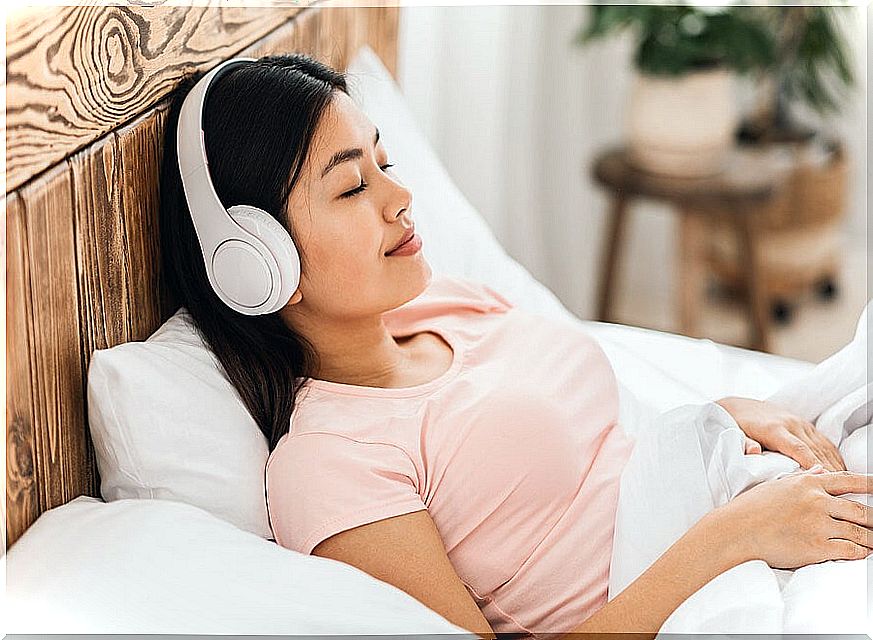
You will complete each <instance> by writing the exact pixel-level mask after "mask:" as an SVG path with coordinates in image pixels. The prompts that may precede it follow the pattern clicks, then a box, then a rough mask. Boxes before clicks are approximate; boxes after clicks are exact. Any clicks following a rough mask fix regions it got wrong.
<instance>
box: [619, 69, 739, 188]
mask: <svg viewBox="0 0 873 640" xmlns="http://www.w3.org/2000/svg"><path fill="white" fill-rule="evenodd" d="M738 121H739V114H738V112H737V108H736V103H735V101H734V75H733V74H732V73H731V72H730V71H729V70H728V69H725V68H723V67H716V68H712V69H706V70H702V71H693V72H689V73H687V74H684V75H681V76H677V77H675V78H673V77H666V76H652V75H648V74H643V73H640V72H639V71H636V72H635V78H634V85H633V89H632V92H631V97H630V103H629V105H628V111H627V118H626V123H625V127H626V136H627V141H628V154H629V161H630V162H632V163H633V164H634V165H635V166H636V167H638V168H639V169H642V170H644V171H648V172H650V173H656V174H661V175H668V176H675V177H682V178H696V177H703V176H711V175H715V174H717V173H720V172H721V171H723V170H724V169H725V166H726V163H727V160H728V155H729V152H730V149H731V147H732V145H733V140H734V134H735V131H736V128H737V124H738Z"/></svg>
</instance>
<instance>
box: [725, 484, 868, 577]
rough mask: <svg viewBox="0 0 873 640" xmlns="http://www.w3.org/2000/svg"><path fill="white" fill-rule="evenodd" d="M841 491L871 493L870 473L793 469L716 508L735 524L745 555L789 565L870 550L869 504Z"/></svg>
mask: <svg viewBox="0 0 873 640" xmlns="http://www.w3.org/2000/svg"><path fill="white" fill-rule="evenodd" d="M845 493H866V494H869V493H873V476H868V475H863V474H858V473H850V472H848V471H840V472H834V473H828V472H818V473H802V472H801V473H794V474H790V475H787V476H783V477H781V478H779V479H778V480H768V481H766V482H762V483H761V484H758V485H756V486H754V487H752V488H751V489H749V490H748V491H744V492H743V493H741V494H739V495H738V496H737V497H736V498H734V499H733V500H731V501H730V502H728V503H727V504H725V505H723V506H722V507H719V508H718V509H716V511H720V512H721V516H722V517H726V518H727V520H728V521H729V522H731V523H732V524H734V525H736V526H737V528H736V529H735V530H737V531H739V532H741V533H740V534H739V535H740V536H742V537H743V538H744V540H743V544H744V545H746V546H745V548H746V549H747V558H748V559H760V560H764V561H766V562H767V564H769V565H770V566H771V567H774V568H777V569H795V568H797V567H802V566H805V565H808V564H813V563H817V562H823V561H825V560H858V559H862V558H866V557H867V556H868V555H869V554H870V553H871V550H873V529H871V527H873V509H871V508H870V507H867V506H866V505H864V504H861V503H860V502H855V501H854V500H850V499H848V498H841V497H839V496H840V495H841V494H845ZM713 513H715V512H713Z"/></svg>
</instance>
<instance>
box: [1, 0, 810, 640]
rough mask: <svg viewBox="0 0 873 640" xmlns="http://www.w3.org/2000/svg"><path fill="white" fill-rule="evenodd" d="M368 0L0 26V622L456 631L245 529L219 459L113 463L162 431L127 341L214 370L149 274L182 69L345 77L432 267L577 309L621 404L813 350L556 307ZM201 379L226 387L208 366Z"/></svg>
mask: <svg viewBox="0 0 873 640" xmlns="http://www.w3.org/2000/svg"><path fill="white" fill-rule="evenodd" d="M346 4H347V3H346ZM387 5H388V6H380V7H361V6H339V5H338V6H332V4H331V3H330V2H319V3H314V2H302V1H301V2H299V3H298V2H295V3H294V6H293V7H284V8H263V9H245V10H243V9H239V8H236V9H234V8H215V7H143V6H130V7H108V6H107V7H66V8H63V9H62V10H60V11H53V12H45V11H42V10H33V11H32V12H31V13H28V14H24V15H21V16H19V17H18V18H17V22H15V23H14V24H12V25H11V26H10V27H9V35H8V40H7V42H8V45H7V51H8V54H7V55H8V63H7V64H8V78H9V80H8V96H9V98H8V103H9V111H8V125H9V126H8V130H9V134H8V137H7V167H8V172H7V188H8V189H9V191H8V192H7V194H6V217H5V221H6V225H7V226H6V231H7V245H6V249H7V289H6V291H7V300H6V304H7V307H6V309H7V312H6V322H7V324H6V326H7V387H6V392H7V439H6V443H7V451H6V453H7V475H6V512H5V516H6V523H5V524H6V526H5V536H6V543H7V545H9V551H8V553H7V554H6V555H5V556H4V557H3V560H4V563H6V565H7V570H8V572H9V573H8V576H9V577H8V593H7V595H8V599H7V603H8V604H9V606H8V609H7V611H6V612H5V619H6V620H7V627H8V628H7V629H6V631H8V632H10V633H52V632H75V633H242V634H250V633H275V634H279V633H284V634H319V633H345V634H365V633H371V634H410V633H415V634H419V633H462V632H463V630H462V629H459V628H457V627H455V626H454V625H452V624H451V623H449V622H448V621H447V620H445V619H443V618H442V617H441V616H439V615H438V614H436V613H435V612H432V611H430V610H429V609H427V608H426V607H424V606H423V605H421V604H420V603H418V602H417V601H415V600H413V599H412V598H411V597H409V596H408V595H406V594H405V593H403V592H402V591H400V590H398V589H396V588H394V587H392V586H391V585H387V584H384V583H381V582H379V581H377V580H375V579H373V578H371V577H369V576H367V575H366V574H364V573H363V572H360V571H358V570H356V569H354V568H352V567H349V566H346V565H342V564H341V563H337V562H334V561H331V560H326V559H322V558H315V557H307V556H301V555H300V554H295V553H294V552H291V551H289V550H287V549H282V548H281V547H278V546H277V545H276V544H275V543H274V542H273V541H272V540H270V538H269V535H268V534H269V532H268V531H263V530H262V529H263V526H262V524H263V523H262V521H261V520H259V518H260V515H259V513H260V505H259V504H257V503H258V491H259V488H260V489H261V490H262V484H258V483H259V482H262V481H263V478H262V477H259V476H258V475H257V474H256V473H253V472H251V469H249V470H248V471H246V470H243V471H240V473H241V474H243V475H245V480H244V481H241V483H240V482H235V481H234V483H233V487H236V488H232V489H230V490H229V491H231V492H233V491H237V490H238V489H239V486H241V485H245V487H247V488H246V490H247V491H249V493H248V494H246V495H248V496H249V497H252V496H253V497H252V498H251V504H253V505H255V507H253V509H254V511H252V512H251V513H249V514H248V515H246V514H243V515H240V514H239V513H238V512H234V513H230V512H229V511H223V510H222V509H223V508H224V507H223V505H224V503H223V502H222V500H225V499H226V496H223V495H221V494H222V491H221V490H220V489H221V488H222V487H226V486H231V482H230V480H231V479H229V478H221V477H219V476H217V475H215V473H216V471H215V469H214V467H216V466H218V467H219V472H217V473H220V465H216V464H215V461H216V460H217V459H219V458H217V457H216V458H213V459H212V460H210V459H208V458H204V459H203V460H202V462H203V464H204V465H205V467H210V465H211V467H210V469H211V471H210V473H212V474H213V475H212V476H208V477H210V478H212V479H213V480H214V484H210V483H208V482H207V483H206V485H208V486H206V488H202V487H201V488H198V489H197V490H196V491H195V490H191V492H189V493H186V491H187V490H188V488H187V487H185V486H183V487H182V488H181V489H178V490H173V488H172V487H169V488H167V487H161V486H160V485H161V477H160V469H159V468H157V469H158V471H157V472H155V473H156V475H155V477H154V478H152V480H151V482H153V484H152V485H148V481H144V480H143V477H145V476H144V474H143V477H138V478H134V479H133V480H131V478H130V477H129V476H130V473H129V470H125V468H124V466H125V465H124V462H123V461H119V459H118V448H117V446H116V445H115V444H113V443H114V441H112V438H114V437H116V436H118V437H122V436H120V435H118V434H119V433H122V432H124V433H126V434H127V435H126V436H124V437H130V435H131V434H132V433H138V434H139V436H141V437H142V441H141V442H140V441H137V442H134V443H133V444H131V443H129V442H128V443H127V445H126V446H129V447H131V449H132V450H133V449H136V447H138V446H143V447H148V446H151V445H150V444H144V443H149V442H152V443H153V442H155V441H157V440H159V439H158V438H157V436H155V433H156V432H148V431H146V432H143V431H142V430H140V431H138V432H137V431H134V429H133V427H134V426H135V425H136V426H138V425H139V423H138V422H137V419H136V418H134V417H131V416H132V415H133V414H125V413H123V411H122V410H121V409H119V407H121V406H122V405H123V402H124V401H125V400H124V399H128V400H129V401H130V402H135V401H137V397H138V396H137V393H139V400H140V402H141V401H142V398H143V397H147V396H145V395H144V394H146V390H147V389H148V390H151V391H149V392H151V393H155V394H160V393H164V391H162V390H161V389H159V388H158V386H159V385H160V384H161V378H162V376H163V373H161V372H159V371H157V370H154V369H148V368H145V365H143V364H142V363H143V362H145V360H144V359H143V358H145V357H146V356H148V357H151V356H152V355H153V354H154V353H156V352H155V351H154V349H158V348H160V349H164V352H163V353H172V354H176V355H179V354H182V355H179V358H181V360H179V362H177V363H176V364H177V365H178V366H180V367H183V368H184V367H186V366H188V364H189V363H190V362H193V361H194V360H185V358H188V357H189V356H191V357H192V358H195V360H196V358H200V360H199V361H198V362H199V363H200V365H198V366H203V367H205V369H204V371H206V373H204V374H203V376H204V378H203V379H204V380H205V379H206V378H207V377H209V376H213V377H214V376H216V375H217V374H216V373H214V372H210V371H208V368H209V361H208V355H204V352H203V351H202V349H200V347H198V345H196V344H193V343H191V336H192V335H193V334H191V333H190V332H188V333H186V331H187V330H186V326H185V317H184V314H183V313H180V310H179V309H178V308H177V306H175V305H174V304H173V301H172V300H170V299H169V298H168V296H167V295H166V293H165V292H164V290H163V288H162V286H161V280H160V274H159V269H158V264H159V255H160V253H159V251H160V247H159V245H158V241H157V213H158V211H157V203H158V198H159V192H158V168H159V163H160V158H161V149H160V140H161V138H162V136H163V128H164V120H165V115H166V111H167V105H168V101H169V99H170V98H171V97H172V94H173V91H174V90H175V88H176V87H177V86H178V84H179V82H180V80H181V79H182V78H184V77H185V76H186V75H188V74H190V73H191V72H193V71H195V70H206V69H209V68H212V67H213V66H215V65H216V64H218V63H219V62H221V61H222V60H224V59H227V58H230V57H235V56H252V57H256V56H260V55H265V54H268V53H278V52H290V51H302V52H305V53H309V54H311V55H314V56H316V57H318V58H319V59H321V60H323V61H325V62H328V63H329V64H332V65H333V66H335V67H337V68H339V69H343V70H346V69H348V70H349V71H350V73H351V74H352V77H353V78H354V81H353V84H352V89H353V92H354V93H353V95H354V96H355V97H356V98H357V99H358V100H359V101H360V103H361V104H362V107H363V108H364V110H365V111H366V112H367V113H368V115H369V116H370V117H371V119H372V120H373V121H374V122H376V123H377V124H378V126H379V127H380V130H382V135H383V137H384V139H385V140H386V146H387V148H388V149H389V152H390V153H391V154H392V156H393V157H394V158H395V159H396V161H397V171H398V175H400V176H401V177H403V178H404V180H405V181H406V182H407V183H408V184H409V185H410V187H411V188H412V190H413V192H414V193H415V197H416V201H417V203H418V208H417V210H416V221H417V228H418V229H419V230H420V233H421V234H422V236H423V237H424V238H426V239H428V240H429V242H427V243H426V247H431V249H429V250H428V249H426V250H425V254H426V256H427V257H428V259H429V261H430V262H431V264H432V265H433V267H434V269H435V271H439V272H443V273H447V274H451V275H456V276H459V277H466V278H471V279H475V280H479V281H482V282H485V283H487V284H488V285H490V286H492V287H493V288H494V289H495V290H497V291H499V292H500V293H502V294H503V295H504V296H506V297H507V298H508V299H510V300H511V301H513V302H514V303H516V304H517V305H518V306H520V307H523V308H525V309H527V310H530V311H531V312H534V313H543V314H549V315H551V316H554V317H563V318H566V319H568V320H570V321H572V322H578V323H580V325H581V326H582V327H584V328H585V329H586V330H587V331H589V332H590V333H591V334H592V335H593V336H594V337H595V338H596V339H597V340H598V342H599V343H600V344H601V346H602V347H603V349H604V351H605V352H606V354H607V356H608V357H609V359H610V361H611V363H612V365H613V368H614V369H615V371H616V375H617V377H618V378H619V381H620V383H621V388H622V394H623V395H622V398H623V399H622V408H621V419H624V420H633V419H635V418H634V411H639V410H641V409H640V408H641V407H642V410H644V411H647V412H650V413H652V414H657V413H660V412H664V411H669V410H671V409H674V408H676V407H680V406H682V405H686V404H688V403H706V402H709V401H711V400H713V399H717V398H719V397H722V396H725V395H744V396H748V397H753V398H759V399H764V398H766V397H768V396H770V395H771V394H772V393H774V392H775V391H777V390H778V389H779V388H780V387H782V386H783V385H785V384H786V383H787V382H789V381H791V380H796V379H800V378H801V377H802V376H803V375H804V374H807V373H808V372H809V371H811V370H812V369H813V368H814V364H813V363H809V362H802V361H798V360H793V359H788V358H783V357H778V356H774V355H769V354H765V353H760V352H754V351H749V350H745V349H740V348H736V347H730V346H726V345H721V344H717V343H714V342H712V341H711V340H705V339H692V338H687V337H683V336H679V335H673V334H668V333H662V332H656V331H652V330H648V329H642V328H636V327H627V326H622V325H616V324H609V323H600V322H593V321H586V320H580V319H578V318H575V317H574V316H573V315H572V314H571V313H570V312H569V311H567V309H566V308H564V307H563V305H562V304H561V303H560V301H559V300H558V299H557V298H556V297H555V295H554V294H553V293H552V292H551V291H549V290H548V289H547V288H546V287H545V286H544V285H543V284H542V283H539V282H538V281H536V280H535V279H534V278H533V277H532V276H531V275H530V274H529V273H528V272H527V271H526V270H525V269H524V268H523V267H522V266H521V265H519V264H518V263H517V262H516V261H515V260H513V259H512V258H511V257H510V256H509V255H508V254H507V253H506V252H505V251H504V250H503V249H502V247H500V245H499V243H498V242H497V240H496V239H495V237H494V235H493V234H492V233H491V231H490V229H489V228H488V226H487V225H486V223H485V222H484V220H483V218H482V217H481V216H480V215H479V214H478V212H476V211H475V209H474V208H473V207H472V206H471V205H470V204H469V202H467V201H466V199H465V198H464V196H463V195H462V194H461V193H460V191H459V190H458V189H457V187H456V186H455V185H454V184H453V183H452V181H451V179H450V178H449V175H448V173H447V172H446V170H445V168H444V167H443V166H442V165H441V164H440V162H439V160H438V159H437V157H436V154H435V153H434V152H433V149H432V148H431V147H430V146H429V145H428V143H427V141H426V139H425V138H424V136H423V135H422V134H421V132H420V130H419V129H418V128H417V126H416V124H415V122H414V119H413V118H412V116H411V114H410V112H409V110H408V108H407V107H406V105H405V103H404V101H403V97H402V94H401V93H400V91H399V89H398V88H397V86H396V84H395V83H394V82H393V80H392V78H393V77H394V76H396V70H397V65H398V60H397V41H398V26H399V12H400V11H401V9H400V8H399V7H397V6H391V5H390V3H387ZM412 167H414V169H412ZM189 348H190V349H192V350H193V351H191V352H190V353H189V354H187V355H186V354H185V349H189ZM198 349H200V350H199V351H198ZM194 352H196V353H194ZM191 354H194V355H191ZM128 363H135V365H133V364H132V365H130V366H128ZM180 363H181V364H180ZM168 366H169V365H168ZM137 367H143V368H140V369H138V368H137ZM132 372H133V373H132ZM189 373H190V367H189ZM209 380H210V381H213V378H209ZM215 380H217V378H215ZM201 382H202V380H201ZM208 384H212V385H213V388H220V389H224V390H225V391H226V388H222V387H220V385H221V382H220V380H219V381H218V382H214V381H213V382H209V381H208ZM125 385H126V386H125ZM203 393H208V392H206V391H204V392H203ZM189 395H192V394H191V393H190V392H189ZM193 395H197V394H193ZM230 395H231V394H225V398H227V397H230ZM157 397H161V396H157ZM164 397H166V396H164ZM192 397H193V396H192ZM631 398H632V399H633V402H631V401H630V400H629V399H631ZM168 402H169V400H168ZM113 403H114V404H113ZM141 404H142V402H141ZM154 404H155V403H154V402H151V405H154ZM157 404H160V402H158V403H157ZM107 406H109V407H111V408H112V413H113V415H109V413H110V412H109V411H108V410H105V409H104V408H105V407H107ZM140 406H141V405H140ZM238 410H239V407H237V408H235V409H234V408H233V407H232V406H231V407H230V408H229V409H228V411H229V412H233V411H237V412H238ZM119 411H122V412H121V414H120V415H118V413H119ZM142 413H147V410H146V409H143V410H142ZM164 419H166V418H164ZM244 419H245V418H244V416H242V417H241V418H240V420H242V421H244ZM192 420H193V418H192ZM149 424H152V425H153V424H154V423H153V422H152V423H149ZM240 424H242V426H241V427H239V428H240V429H243V430H244V429H245V428H246V427H245V424H244V422H241V423H240ZM113 429H114V430H115V431H113ZM125 430H126V431H125ZM160 433H165V432H164V431H161V432H160ZM237 435H239V434H237ZM177 436H178V434H173V437H177ZM259 436H260V434H259V433H257V435H254V434H253V433H248V432H247V435H245V436H244V437H245V438H248V440H246V442H248V443H249V444H248V445H247V446H248V447H249V448H248V449H246V451H250V452H251V455H250V456H249V460H250V461H253V462H251V464H252V465H253V466H256V465H257V464H258V462H257V461H258V460H259V458H258V456H259V455H262V453H263V451H264V450H265V443H263V442H260V443H259V442H258V441H257V437H259ZM240 437H243V436H240ZM172 442H175V441H169V440H168V441H167V443H164V445H162V446H169V444H168V443H170V444H172ZM137 443H139V444H137ZM136 451H137V455H140V454H141V453H142V452H141V450H139V449H136ZM151 454H152V455H155V451H152V452H151ZM204 455H205V456H208V455H210V452H208V451H207V452H206V453H205V454H204ZM213 455H214V456H219V455H228V456H230V457H229V458H228V459H229V460H235V458H233V452H231V453H228V452H224V453H223V454H222V453H221V452H217V451H216V452H213ZM246 455H249V454H248V453H247V454H246ZM238 457H239V456H237V458H238ZM131 464H132V463H131ZM232 464H235V462H234V463H232ZM179 465H180V467H181V466H183V465H182V462H181V461H180V462H179ZM154 470H155V468H153V469H152V471H154ZM166 478H169V476H166ZM134 480H136V482H134ZM172 481H173V482H176V481H178V482H179V483H180V486H182V485H184V482H185V478H183V477H182V476H181V475H180V476H178V477H177V476H173V478H172ZM125 482H127V483H128V484H127V485H125ZM137 482H139V483H140V484H139V485H137V484H136V483H137ZM223 483H224V484H223ZM165 484H170V480H169V479H167V480H166V483H165ZM146 485H148V486H146ZM125 487H126V488H125ZM162 491H163V492H162ZM237 493H238V491H237ZM205 494H210V495H209V496H207V497H206V498H204V495H205ZM261 497H262V495H261ZM210 500H211V502H210ZM259 527H260V528H259ZM4 548H5V545H4ZM192 587H193V588H192ZM0 617H2V616H0Z"/></svg>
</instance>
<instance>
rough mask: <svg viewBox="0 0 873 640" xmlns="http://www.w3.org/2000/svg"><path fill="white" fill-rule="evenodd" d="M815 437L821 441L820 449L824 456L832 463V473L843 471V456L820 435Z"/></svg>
mask: <svg viewBox="0 0 873 640" xmlns="http://www.w3.org/2000/svg"><path fill="white" fill-rule="evenodd" d="M816 437H817V438H819V439H820V440H821V448H822V449H823V450H824V452H825V455H827V457H828V459H829V460H831V461H832V462H833V465H834V471H845V470H846V462H845V460H843V456H842V454H841V453H840V450H839V449H837V447H836V445H834V443H833V442H831V441H830V440H829V439H828V438H826V437H825V436H823V435H822V434H820V433H816Z"/></svg>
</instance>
